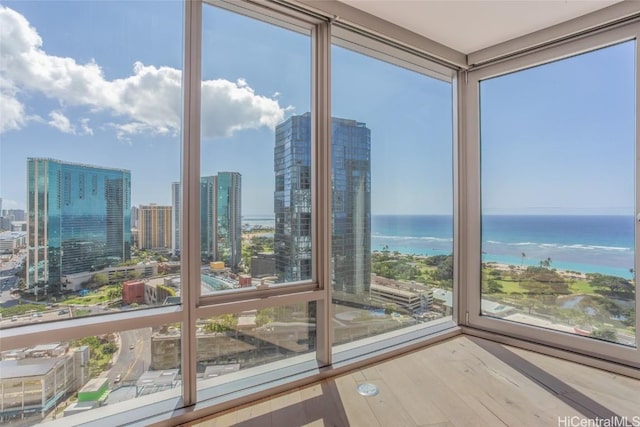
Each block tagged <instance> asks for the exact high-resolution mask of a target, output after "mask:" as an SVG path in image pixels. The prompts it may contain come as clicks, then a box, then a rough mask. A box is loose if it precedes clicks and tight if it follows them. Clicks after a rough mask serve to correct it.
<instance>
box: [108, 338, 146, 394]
mask: <svg viewBox="0 0 640 427" xmlns="http://www.w3.org/2000/svg"><path fill="white" fill-rule="evenodd" d="M119 335H120V339H119V341H120V343H119V345H120V348H119V351H118V352H117V353H116V355H115V361H114V364H113V367H112V368H111V370H109V372H108V374H107V378H109V384H110V386H111V388H115V387H114V386H116V387H117V383H116V382H115V381H116V377H118V376H119V378H120V380H119V381H118V383H120V384H134V383H135V382H136V381H137V380H138V378H140V375H142V374H143V373H144V372H146V371H147V370H148V369H149V365H150V363H151V328H142V329H133V330H130V331H123V332H120V334H119Z"/></svg>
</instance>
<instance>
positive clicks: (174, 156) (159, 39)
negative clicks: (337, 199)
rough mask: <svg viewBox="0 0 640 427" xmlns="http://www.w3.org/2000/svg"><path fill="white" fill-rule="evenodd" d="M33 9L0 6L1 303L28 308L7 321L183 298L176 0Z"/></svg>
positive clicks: (52, 5)
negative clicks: (177, 237) (174, 222)
mask: <svg viewBox="0 0 640 427" xmlns="http://www.w3.org/2000/svg"><path fill="white" fill-rule="evenodd" d="M40 6H41V7H40ZM40 6H36V4H35V3H30V4H29V3H23V2H6V3H4V6H2V9H0V10H1V12H0V13H2V15H3V22H5V23H6V27H5V28H6V31H12V32H13V33H14V34H23V35H24V37H23V38H17V37H9V36H5V37H3V55H2V64H3V68H2V80H3V82H5V83H6V84H7V86H3V92H2V93H3V96H7V97H8V98H6V104H5V98H3V104H5V105H7V106H8V110H7V113H6V114H4V112H3V118H2V124H1V130H2V160H1V161H2V165H1V166H2V167H1V170H2V177H1V179H2V182H3V183H4V184H5V185H3V187H2V196H3V209H5V210H6V209H10V210H11V211H12V212H13V215H11V216H9V215H6V216H3V217H2V224H1V225H0V229H1V230H2V231H4V232H5V233H6V232H14V233H16V234H14V235H12V237H11V238H12V239H15V241H16V243H15V245H14V246H13V247H12V249H13V250H11V251H8V252H9V254H6V255H5V254H2V257H3V258H2V260H3V268H5V266H7V265H12V266H16V268H15V269H14V270H13V271H12V272H11V274H8V273H6V270H5V272H4V273H3V274H6V277H7V279H5V280H7V281H8V282H10V286H8V287H7V289H6V290H5V291H4V293H5V295H3V298H2V301H4V302H6V303H5V305H6V304H8V305H11V304H13V303H16V302H17V298H18V297H20V298H22V300H23V301H24V302H28V303H27V304H23V305H22V306H21V307H13V308H11V310H13V311H12V313H14V314H15V315H16V316H18V319H19V321H18V322H15V323H13V324H11V325H7V326H15V325H19V324H24V323H26V321H27V320H31V319H28V316H26V311H28V310H35V311H39V312H42V314H43V316H42V317H40V318H38V321H41V322H48V321H59V320H63V319H69V318H75V317H80V316H87V315H97V314H104V313H108V312H115V311H122V310H128V309H133V308H141V307H151V306H158V305H162V304H165V303H176V302H179V301H180V293H181V292H180V291H181V290H180V283H179V280H178V281H176V280H174V279H175V277H178V276H179V274H180V263H179V259H178V258H174V257H173V253H172V251H171V247H172V241H171V231H170V230H171V215H172V208H171V193H170V188H171V187H170V186H171V182H172V181H174V180H178V179H179V173H180V163H179V161H178V159H179V157H180V129H181V123H180V122H181V119H180V114H181V106H180V97H181V90H182V89H181V63H182V46H181V38H182V24H181V22H180V20H179V19H177V17H179V16H181V15H182V4H181V3H180V2H176V1H173V2H159V3H158V4H157V5H154V7H153V8H148V4H145V3H137V4H124V3H102V4H100V5H88V4H81V3H74V4H71V3H64V2H60V3H57V2H55V3H47V4H46V5H45V4H43V5H40ZM94 6H95V7H94ZM54 17H55V19H54ZM97 17H99V19H96V18H97ZM131 22H135V25H132V24H131ZM7 88H10V90H9V89H7ZM159 106H161V107H159ZM3 111H4V110H3ZM18 213H19V214H20V215H17V214H18ZM149 214H150V215H149ZM5 257H7V258H6V259H7V260H10V264H9V263H5ZM145 289H146V291H145ZM11 291H13V292H11ZM134 294H135V295H136V296H135V297H132V296H131V295H134ZM147 296H148V297H147ZM7 309H9V307H7ZM62 309H65V310H67V311H68V312H69V316H62V315H59V314H58V313H59V312H60V310H62Z"/></svg>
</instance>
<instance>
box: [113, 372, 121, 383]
mask: <svg viewBox="0 0 640 427" xmlns="http://www.w3.org/2000/svg"><path fill="white" fill-rule="evenodd" d="M121 379H122V376H121V375H120V374H118V375H116V377H115V379H114V380H113V383H114V384H118V383H119V382H120V380H121Z"/></svg>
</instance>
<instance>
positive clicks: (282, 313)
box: [196, 302, 316, 400]
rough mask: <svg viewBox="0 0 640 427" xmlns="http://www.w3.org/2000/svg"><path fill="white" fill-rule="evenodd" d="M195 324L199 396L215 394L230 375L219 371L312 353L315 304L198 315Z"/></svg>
mask: <svg viewBox="0 0 640 427" xmlns="http://www.w3.org/2000/svg"><path fill="white" fill-rule="evenodd" d="M196 328H197V332H196V339H197V349H198V350H197V352H198V355H197V367H198V390H199V391H201V392H202V394H199V397H198V399H199V400H202V399H206V398H208V397H209V395H211V397H213V396H215V395H216V391H215V386H216V385H218V384H220V383H221V382H227V379H229V378H232V377H226V379H225V378H219V377H221V376H223V375H228V374H233V373H234V372H239V371H244V370H247V369H251V368H257V367H260V366H263V365H267V364H269V363H272V362H277V361H280V360H284V359H291V358H294V357H296V356H302V355H308V354H311V355H313V354H312V353H313V351H314V349H315V343H316V320H315V303H314V302H311V303H301V304H296V305H289V306H282V307H268V308H264V309H259V310H250V311H244V312H241V313H231V314H224V315H221V316H213V317H208V318H202V319H198V321H197V324H196ZM297 360H299V361H300V360H301V359H297ZM263 371H264V369H259V370H254V371H251V372H253V373H254V374H257V373H260V372H263ZM245 377H246V375H244V376H243V378H245ZM235 379H237V378H235Z"/></svg>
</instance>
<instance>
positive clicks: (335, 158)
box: [274, 113, 371, 294]
mask: <svg viewBox="0 0 640 427" xmlns="http://www.w3.org/2000/svg"><path fill="white" fill-rule="evenodd" d="M331 128H332V150H331V152H332V159H331V163H332V169H333V171H332V184H333V186H332V187H333V191H332V204H333V205H332V215H331V218H332V229H333V232H332V260H333V288H334V290H337V291H344V292H347V293H350V294H362V293H364V292H367V291H368V290H369V287H370V276H371V158H370V154H371V131H370V130H369V129H368V128H367V127H366V125H365V124H364V123H360V122H357V121H355V120H348V119H339V118H332V120H331ZM274 160H275V161H274V164H275V166H274V169H275V175H276V188H275V198H274V209H275V217H276V230H275V242H274V243H275V253H276V273H277V275H278V277H279V278H280V279H281V280H285V281H296V280H304V279H309V278H311V243H312V242H311V232H312V225H311V115H310V114H309V113H306V114H303V115H300V116H292V117H290V118H289V119H287V120H286V121H285V122H284V123H281V124H280V125H278V126H277V128H276V144H275V152H274Z"/></svg>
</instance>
